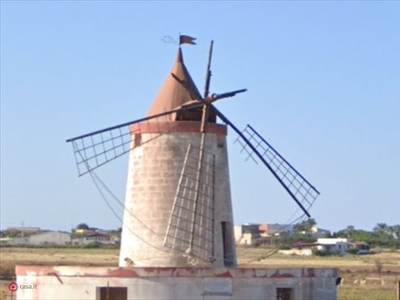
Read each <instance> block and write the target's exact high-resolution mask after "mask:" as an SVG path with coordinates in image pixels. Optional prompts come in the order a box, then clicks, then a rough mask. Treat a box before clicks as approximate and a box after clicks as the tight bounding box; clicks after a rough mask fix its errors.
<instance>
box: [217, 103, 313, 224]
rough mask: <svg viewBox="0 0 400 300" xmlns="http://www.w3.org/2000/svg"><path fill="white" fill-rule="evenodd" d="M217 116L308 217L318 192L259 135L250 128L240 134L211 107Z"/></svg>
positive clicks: (226, 119) (225, 118)
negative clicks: (237, 136)
mask: <svg viewBox="0 0 400 300" xmlns="http://www.w3.org/2000/svg"><path fill="white" fill-rule="evenodd" d="M213 109H214V110H215V112H216V114H217V116H218V117H219V118H220V119H221V120H222V121H223V122H225V123H226V124H227V125H229V126H230V127H231V128H232V129H233V130H234V131H235V132H236V133H237V134H238V135H239V138H238V142H239V143H240V144H241V145H242V150H244V151H246V152H247V154H248V155H249V156H250V157H251V158H252V159H253V160H255V157H258V159H260V160H261V162H262V163H263V164H264V165H265V166H266V167H267V168H268V169H269V170H270V171H271V173H272V174H273V175H274V177H275V178H276V179H277V180H278V181H279V183H280V184H281V185H282V186H283V188H284V189H285V190H286V191H287V192H288V193H289V195H290V196H291V197H292V199H293V200H294V201H295V202H296V203H297V205H298V206H299V207H300V208H301V210H302V211H303V212H304V213H305V214H306V215H307V216H308V217H310V216H311V215H310V213H309V212H308V209H310V207H311V206H312V205H313V203H314V201H315V200H316V199H317V197H318V195H319V192H318V190H317V189H316V188H315V187H313V186H312V185H311V184H310V183H309V182H308V181H307V180H306V179H305V178H304V177H303V176H302V175H301V174H300V173H299V172H298V171H297V170H296V169H295V168H294V167H292V165H291V164H290V163H289V162H288V161H287V160H285V159H284V158H283V157H282V156H281V155H280V154H279V153H278V152H277V151H276V150H275V149H274V148H273V147H272V146H271V145H270V144H269V143H267V141H265V139H264V138H263V137H261V135H259V134H258V133H257V132H256V131H255V130H254V129H253V128H252V127H251V126H248V127H246V129H245V130H244V131H243V132H241V131H240V130H239V129H238V128H237V127H236V126H235V125H234V124H233V123H232V122H231V121H229V119H228V118H227V117H225V116H224V115H223V114H222V113H221V112H220V111H219V110H218V109H217V108H215V107H213Z"/></svg>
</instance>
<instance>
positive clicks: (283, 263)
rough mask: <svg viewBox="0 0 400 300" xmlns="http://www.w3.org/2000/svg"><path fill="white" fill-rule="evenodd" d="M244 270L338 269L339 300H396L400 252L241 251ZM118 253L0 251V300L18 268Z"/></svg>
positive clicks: (103, 259) (101, 261)
mask: <svg viewBox="0 0 400 300" xmlns="http://www.w3.org/2000/svg"><path fill="white" fill-rule="evenodd" d="M237 254H238V263H239V266H240V267H263V268H265V267H271V268H276V267H278V268H296V267H299V268H302V267H306V268H323V267H332V268H338V269H339V272H340V277H342V278H343V279H342V284H341V285H340V286H339V296H338V299H344V300H353V299H354V300H356V299H357V300H359V299H371V300H379V299H382V300H391V299H393V300H395V299H396V282H398V280H400V252H382V253H377V254H373V255H363V256H345V257H336V256H335V257H315V256H312V257H299V256H283V255H280V254H277V253H276V251H274V250H271V249H265V248H245V247H239V248H238V249H237ZM118 255H119V250H118V249H71V248H69V249H68V248H0V262H1V264H0V280H1V281H0V289H1V292H0V293H1V294H0V295H1V297H0V299H11V298H10V292H9V291H8V288H7V286H8V283H9V282H10V281H11V280H13V279H14V278H15V277H14V276H15V273H14V270H15V266H16V265H86V266H100V265H102V266H117V265H118Z"/></svg>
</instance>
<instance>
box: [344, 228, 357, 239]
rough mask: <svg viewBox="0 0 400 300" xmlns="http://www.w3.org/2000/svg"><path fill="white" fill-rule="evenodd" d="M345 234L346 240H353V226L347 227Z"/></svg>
mask: <svg viewBox="0 0 400 300" xmlns="http://www.w3.org/2000/svg"><path fill="white" fill-rule="evenodd" d="M345 232H346V237H347V238H348V239H352V238H354V232H355V228H354V226H353V225H349V226H347V227H346V230H345Z"/></svg>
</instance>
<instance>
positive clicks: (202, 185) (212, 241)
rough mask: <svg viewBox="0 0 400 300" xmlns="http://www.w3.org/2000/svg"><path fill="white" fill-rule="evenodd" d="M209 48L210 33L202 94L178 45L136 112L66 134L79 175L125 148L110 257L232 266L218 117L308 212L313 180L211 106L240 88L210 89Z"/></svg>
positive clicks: (230, 226)
mask: <svg viewBox="0 0 400 300" xmlns="http://www.w3.org/2000/svg"><path fill="white" fill-rule="evenodd" d="M212 51H213V42H211V45H210V51H209V58H208V65H207V76H206V84H205V90H204V95H203V96H201V94H200V92H199V91H198V89H197V88H196V85H195V84H194V82H193V80H192V78H191V76H190V74H189V72H188V71H187V69H186V66H185V64H184V62H183V58H182V51H181V47H179V49H178V55H177V59H176V62H175V65H174V67H173V69H172V72H171V74H169V75H168V77H167V80H166V82H165V84H164V86H163V88H162V89H161V91H160V93H159V95H158V97H157V98H156V100H155V102H154V104H153V106H152V107H151V109H150V111H149V113H148V115H147V116H146V117H144V118H141V119H139V120H135V121H132V122H127V123H124V124H120V125H116V126H113V127H109V128H105V129H102V130H99V131H95V132H91V133H88V134H85V135H81V136H78V137H75V138H72V139H69V140H67V142H71V143H72V145H73V150H74V154H75V159H76V164H77V167H78V173H79V175H80V176H81V175H84V174H86V173H88V172H93V171H94V170H95V169H97V168H98V167H100V166H102V165H104V164H106V163H108V162H110V161H112V160H114V159H116V158H117V157H119V156H122V155H123V154H125V153H129V155H130V157H129V168H128V179H127V191H126V199H125V212H124V222H123V231H122V241H121V252H120V266H126V261H131V262H132V263H134V264H135V265H136V266H157V267H164V266H173V267H181V266H190V265H196V266H207V267H211V266H213V267H227V266H236V252H235V242H234V234H233V216H232V203H231V195H230V182H229V168H228V156H227V147H226V135H227V127H228V126H229V127H230V128H231V129H232V130H233V131H234V132H235V133H236V134H237V135H238V138H237V142H238V143H239V144H240V145H241V147H242V151H243V152H245V153H246V154H247V155H248V158H251V159H253V160H254V161H256V162H260V163H261V164H262V165H264V166H265V167H266V168H267V169H268V170H269V171H270V172H271V173H272V175H273V176H274V177H275V178H276V179H277V181H278V182H279V183H280V184H281V186H282V187H283V188H284V189H285V190H286V192H287V193H288V194H289V196H290V197H291V198H292V199H293V200H294V201H295V203H296V204H297V205H298V207H299V208H300V209H301V211H302V212H303V213H304V214H305V215H306V216H308V217H310V214H309V212H308V210H309V208H310V207H311V206H312V204H313V203H314V201H315V200H316V198H317V196H318V195H319V192H318V191H317V189H316V188H315V187H313V186H312V185H311V184H310V183H309V182H308V181H307V180H306V179H305V178H304V177H303V176H302V175H301V174H300V173H299V172H298V171H297V170H296V169H295V168H294V167H293V166H292V165H291V164H290V163H289V162H288V161H287V160H285V159H284V158H283V157H282V156H281V155H280V154H279V153H278V152H277V151H276V150H275V148H273V147H272V146H271V145H270V144H269V143H268V142H267V141H266V140H265V139H264V138H263V137H262V136H261V135H260V134H259V133H258V132H257V131H256V130H255V129H254V128H253V127H252V126H250V125H247V126H246V127H245V129H244V130H242V131H241V130H239V129H238V128H237V127H236V125H235V124H234V123H233V122H231V121H230V120H229V119H228V118H227V117H226V116H225V115H224V114H223V113H222V112H221V111H220V110H218V109H217V108H216V107H215V106H214V102H216V101H218V100H221V99H224V98H228V97H233V96H235V95H237V94H240V93H243V92H245V91H246V89H240V90H236V91H233V92H228V93H223V94H212V95H210V93H209V89H210V79H211V68H210V66H211V58H212ZM217 119H219V120H220V121H222V123H223V124H219V123H217Z"/></svg>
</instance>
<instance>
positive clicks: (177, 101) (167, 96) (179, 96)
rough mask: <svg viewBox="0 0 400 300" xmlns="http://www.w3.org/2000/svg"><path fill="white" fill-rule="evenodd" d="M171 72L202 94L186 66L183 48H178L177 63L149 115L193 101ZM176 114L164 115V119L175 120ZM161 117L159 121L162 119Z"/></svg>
mask: <svg viewBox="0 0 400 300" xmlns="http://www.w3.org/2000/svg"><path fill="white" fill-rule="evenodd" d="M171 73H174V74H175V75H176V76H177V77H178V78H179V79H181V80H184V81H186V82H187V84H188V85H189V86H190V87H191V88H192V90H193V91H194V92H196V93H197V94H198V95H200V93H199V91H198V89H197V87H196V85H195V84H194V82H193V79H192V77H191V76H190V74H189V72H188V70H187V69H186V66H185V64H184V62H183V57H182V50H181V48H179V49H178V54H177V57H176V61H175V64H174V66H173V68H172V71H171V72H170V74H168V76H167V79H166V81H165V83H164V85H163V87H162V88H161V90H160V92H159V93H158V96H157V97H156V99H155V100H154V102H153V105H152V106H151V108H150V111H149V112H148V114H147V116H153V115H156V114H160V113H163V112H167V111H169V110H172V109H174V108H177V107H179V106H180V105H182V104H184V103H186V102H189V101H193V99H191V97H190V94H189V92H188V91H187V90H186V89H185V88H184V87H183V86H182V85H181V84H180V83H179V82H178V81H177V80H176V79H174V78H173V77H172V75H171ZM175 117H176V114H171V115H167V116H165V117H163V118H162V119H163V121H175ZM160 119H161V118H159V120H158V121H160Z"/></svg>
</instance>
